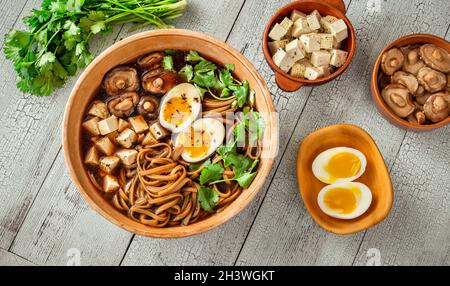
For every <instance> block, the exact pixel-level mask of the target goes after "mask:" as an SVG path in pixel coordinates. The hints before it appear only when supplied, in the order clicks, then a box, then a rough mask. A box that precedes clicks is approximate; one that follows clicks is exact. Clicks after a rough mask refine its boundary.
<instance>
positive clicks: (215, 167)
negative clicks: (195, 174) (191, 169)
mask: <svg viewBox="0 0 450 286" xmlns="http://www.w3.org/2000/svg"><path fill="white" fill-rule="evenodd" d="M223 171H224V169H223V167H222V166H221V165H220V164H218V163H215V164H211V165H208V166H207V167H206V168H204V169H203V170H202V172H201V174H200V184H202V185H203V184H205V183H209V182H214V181H217V180H220V179H221V178H222V174H223Z"/></svg>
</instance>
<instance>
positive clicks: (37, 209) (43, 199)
mask: <svg viewBox="0 0 450 286" xmlns="http://www.w3.org/2000/svg"><path fill="white" fill-rule="evenodd" d="M190 3H191V7H190V8H189V10H188V11H187V13H186V14H185V16H184V17H183V18H180V19H178V20H176V21H175V25H176V26H177V27H184V28H192V29H194V30H199V31H204V32H207V33H209V34H212V35H215V36H216V37H218V38H222V39H224V38H226V36H227V35H228V32H229V30H230V29H231V25H232V23H233V22H234V19H235V18H236V16H237V14H238V12H239V9H240V7H241V3H242V2H238V1H232V0H228V1H223V2H221V3H216V2H208V1H190ZM223 11H227V13H226V14H223ZM204 15H210V16H211V17H212V18H213V19H217V18H219V17H220V16H221V15H222V17H221V21H213V20H211V18H210V17H204ZM127 35H129V34H128V33H127V28H124V29H123V30H122V32H121V33H120V35H119V38H122V37H125V36H127ZM106 45H109V43H108V44H106ZM70 86H71V85H70ZM63 108H64V102H61V104H60V105H59V106H58V107H55V108H53V109H52V110H53V111H52V112H54V113H57V114H59V115H58V116H59V117H61V116H62V111H63ZM54 120H55V118H54ZM56 120H57V121H56V122H53V123H52V122H46V123H45V124H46V126H47V128H53V129H57V131H56V132H57V133H58V137H57V138H54V139H51V140H54V144H55V145H59V144H60V141H59V132H60V129H59V125H60V121H61V119H60V118H58V119H56ZM40 134H42V135H43V133H40ZM42 135H41V136H42ZM43 139H44V138H41V140H43ZM52 151H57V150H53V149H52ZM131 236H132V235H131V234H130V233H128V232H126V231H124V230H122V229H120V228H118V227H116V226H114V225H112V224H110V223H109V222H107V221H106V220H105V219H104V218H102V217H101V216H100V215H98V214H96V213H95V212H94V211H93V210H92V209H91V208H90V207H88V206H87V205H86V203H85V202H84V201H83V200H82V198H81V197H80V195H79V194H78V191H76V189H75V187H74V186H73V185H72V184H71V182H70V178H69V177H68V175H67V173H66V171H65V166H64V163H63V155H62V153H61V152H59V153H58V155H57V159H56V161H55V163H54V165H53V167H52V168H51V171H50V173H49V174H48V177H47V179H46V180H45V183H44V184H43V186H42V189H41V191H40V192H39V195H38V197H37V198H36V201H35V202H34V204H33V206H32V208H31V209H30V212H29V213H28V215H27V217H26V219H25V221H24V223H23V226H22V227H21V229H20V232H19V233H18V235H17V238H16V239H15V241H14V244H13V246H12V251H13V252H15V253H18V254H20V255H21V256H23V257H26V258H27V259H29V260H31V261H33V262H35V263H37V264H50V265H55V264H58V265H59V264H65V263H66V262H67V256H66V254H67V253H66V252H67V250H68V249H69V248H78V249H79V250H80V251H81V264H82V265H103V264H107V265H117V264H119V263H120V260H121V258H122V256H123V255H124V253H125V249H126V248H127V246H128V242H129V240H130V239H131Z"/></svg>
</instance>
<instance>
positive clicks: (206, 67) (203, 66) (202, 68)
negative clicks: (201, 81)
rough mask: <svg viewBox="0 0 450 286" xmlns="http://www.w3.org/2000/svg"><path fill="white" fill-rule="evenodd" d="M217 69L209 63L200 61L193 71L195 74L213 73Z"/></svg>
mask: <svg viewBox="0 0 450 286" xmlns="http://www.w3.org/2000/svg"><path fill="white" fill-rule="evenodd" d="M216 69H217V66H216V65H215V64H213V63H212V62H210V61H207V60H202V61H201V62H199V63H198V64H196V65H195V67H194V70H195V72H196V73H206V72H209V71H214V70H216Z"/></svg>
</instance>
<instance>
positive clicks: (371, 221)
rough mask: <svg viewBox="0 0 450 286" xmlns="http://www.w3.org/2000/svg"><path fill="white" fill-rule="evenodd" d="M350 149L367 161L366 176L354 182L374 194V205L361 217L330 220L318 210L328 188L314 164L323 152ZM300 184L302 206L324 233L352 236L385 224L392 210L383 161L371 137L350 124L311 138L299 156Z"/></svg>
mask: <svg viewBox="0 0 450 286" xmlns="http://www.w3.org/2000/svg"><path fill="white" fill-rule="evenodd" d="M341 146H344V147H350V148H354V149H357V150H359V151H361V152H362V153H363V154H364V155H365V156H366V158H367V166H366V171H365V172H364V174H363V175H362V176H361V177H359V178H358V179H356V180H355V182H361V183H363V184H365V185H367V186H368V187H369V188H370V190H371V191H372V203H371V205H370V207H369V209H368V210H367V211H366V212H365V213H364V214H363V215H361V216H360V217H357V218H354V219H350V220H344V219H337V218H333V217H331V216H328V215H327V214H325V213H324V212H322V210H321V209H320V208H319V204H318V203H317V195H318V194H319V191H320V190H321V189H322V188H323V187H325V186H326V184H324V183H322V182H321V181H319V180H318V179H317V178H316V177H315V176H314V174H313V172H312V162H313V161H314V159H315V158H316V156H317V155H319V154H320V153H321V152H323V151H325V150H327V149H330V148H334V147H341ZM297 181H298V185H299V189H300V194H301V196H302V198H303V202H304V203H305V206H306V208H307V210H308V211H309V213H310V214H311V216H312V218H313V219H314V220H315V221H316V222H317V223H318V224H319V225H320V226H321V227H323V228H324V229H326V230H328V231H331V232H333V233H336V234H350V233H354V232H357V231H361V230H364V229H367V228H369V227H371V226H373V225H375V224H377V223H379V222H380V221H382V220H383V219H384V218H385V217H386V216H387V215H388V213H389V211H390V210H391V208H392V201H393V189H392V183H391V178H390V176H389V172H388V170H387V168H386V164H385V163H384V160H383V157H382V156H381V154H380V151H379V150H378V147H377V145H376V143H375V142H374V141H373V139H372V137H370V135H369V134H368V133H367V132H366V131H364V130H363V129H361V128H359V127H357V126H354V125H349V124H338V125H332V126H329V127H326V128H323V129H320V130H317V131H315V132H313V133H311V134H309V135H308V136H307V137H306V138H305V139H304V140H303V142H302V144H301V145H300V148H299V150H298V153H297Z"/></svg>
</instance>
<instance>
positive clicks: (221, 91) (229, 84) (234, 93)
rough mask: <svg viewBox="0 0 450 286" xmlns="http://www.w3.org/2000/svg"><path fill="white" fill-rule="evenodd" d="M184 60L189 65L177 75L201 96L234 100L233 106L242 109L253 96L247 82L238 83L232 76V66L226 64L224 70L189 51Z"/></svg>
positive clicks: (196, 53) (195, 52)
mask: <svg viewBox="0 0 450 286" xmlns="http://www.w3.org/2000/svg"><path fill="white" fill-rule="evenodd" d="M185 59H186V61H187V62H189V64H187V65H185V66H184V67H183V68H182V69H181V70H180V71H179V72H178V73H179V74H180V75H181V76H182V77H183V78H185V80H186V81H188V82H192V83H193V84H194V85H195V86H196V87H197V88H198V89H199V91H200V93H201V94H202V96H204V94H205V93H208V94H210V95H211V96H212V97H213V98H215V99H217V100H229V99H232V98H235V99H236V101H235V104H236V105H237V106H238V107H239V108H242V107H244V106H245V105H246V104H247V102H248V101H249V100H250V99H251V96H254V91H253V90H250V88H249V84H248V81H247V80H244V81H243V82H240V81H239V80H237V79H236V78H235V77H234V76H233V74H232V73H233V71H234V69H235V66H234V65H233V64H226V65H225V66H224V68H219V67H218V66H217V65H216V64H214V63H213V62H211V61H208V60H207V59H205V58H203V57H202V56H201V55H200V54H199V53H198V52H197V51H190V52H189V53H188V54H187V55H186V57H185ZM253 100H254V99H253ZM249 103H250V105H253V104H252V103H251V102H249Z"/></svg>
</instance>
